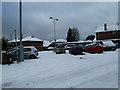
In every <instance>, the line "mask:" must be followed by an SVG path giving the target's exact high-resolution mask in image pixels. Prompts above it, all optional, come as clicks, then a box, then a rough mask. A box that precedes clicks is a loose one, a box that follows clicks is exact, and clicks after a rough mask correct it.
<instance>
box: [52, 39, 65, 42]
mask: <svg viewBox="0 0 120 90" xmlns="http://www.w3.org/2000/svg"><path fill="white" fill-rule="evenodd" d="M52 42H55V41H52ZM56 42H67V40H65V39H57V40H56Z"/></svg>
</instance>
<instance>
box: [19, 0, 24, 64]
mask: <svg viewBox="0 0 120 90" xmlns="http://www.w3.org/2000/svg"><path fill="white" fill-rule="evenodd" d="M19 6H20V7H19V9H20V17H19V18H20V46H19V53H18V54H19V59H18V63H19V62H21V61H24V50H23V45H22V1H21V0H20V3H19Z"/></svg>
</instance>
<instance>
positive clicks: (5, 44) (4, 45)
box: [2, 37, 8, 50]
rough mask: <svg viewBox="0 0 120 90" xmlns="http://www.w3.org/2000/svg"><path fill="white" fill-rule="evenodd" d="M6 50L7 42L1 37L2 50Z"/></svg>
mask: <svg viewBox="0 0 120 90" xmlns="http://www.w3.org/2000/svg"><path fill="white" fill-rule="evenodd" d="M7 49H8V40H7V39H5V38H4V37H3V38H2V50H7Z"/></svg>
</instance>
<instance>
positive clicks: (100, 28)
mask: <svg viewBox="0 0 120 90" xmlns="http://www.w3.org/2000/svg"><path fill="white" fill-rule="evenodd" d="M114 30H119V29H118V26H108V27H107V30H104V27H98V28H97V29H96V31H95V32H106V31H114Z"/></svg>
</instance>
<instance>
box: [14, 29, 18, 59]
mask: <svg viewBox="0 0 120 90" xmlns="http://www.w3.org/2000/svg"><path fill="white" fill-rule="evenodd" d="M14 32H15V49H16V51H17V61H18V50H17V35H16V30H14Z"/></svg>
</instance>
